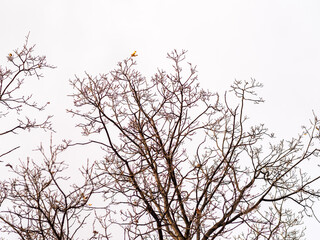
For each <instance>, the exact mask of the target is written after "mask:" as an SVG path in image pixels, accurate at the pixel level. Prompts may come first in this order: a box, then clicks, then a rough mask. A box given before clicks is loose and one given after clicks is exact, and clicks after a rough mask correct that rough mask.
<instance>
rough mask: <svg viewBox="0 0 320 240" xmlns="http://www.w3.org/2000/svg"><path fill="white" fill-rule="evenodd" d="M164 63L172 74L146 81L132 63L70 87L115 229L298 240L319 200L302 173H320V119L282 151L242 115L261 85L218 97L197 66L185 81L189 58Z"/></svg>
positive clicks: (239, 86) (166, 235)
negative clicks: (203, 84)
mask: <svg viewBox="0 0 320 240" xmlns="http://www.w3.org/2000/svg"><path fill="white" fill-rule="evenodd" d="M168 58H169V59H170V60H171V61H172V62H173V71H172V73H167V72H165V71H163V70H158V72H157V73H156V74H155V75H154V76H153V77H152V78H151V80H150V81H148V80H147V79H146V78H145V77H143V76H142V75H141V74H140V73H139V72H138V71H136V70H135V69H134V65H135V64H136V62H135V61H134V59H133V57H131V58H129V59H126V60H125V61H123V62H120V63H119V65H118V67H117V68H116V69H115V70H114V71H111V72H110V73H109V74H101V75H100V76H97V77H93V76H90V75H89V74H86V77H84V78H83V79H82V78H79V77H76V79H75V80H73V81H71V84H72V86H73V87H74V89H75V90H76V92H75V93H74V94H73V95H72V97H73V99H74V105H75V107H76V109H74V110H69V111H70V112H71V113H73V114H74V115H76V116H78V117H80V119H81V120H80V123H79V124H78V126H79V127H81V128H82V130H83V133H84V134H85V135H88V136H91V140H90V141H89V142H95V143H98V144H100V145H101V147H102V148H103V149H104V151H105V159H104V160H103V161H101V163H100V164H98V167H99V171H98V173H97V174H98V175H97V177H99V179H100V181H99V184H100V185H99V187H101V188H102V189H103V191H104V192H105V197H106V199H107V200H109V201H110V204H113V205H115V206H116V207H118V209H119V206H121V207H120V209H121V211H120V213H119V212H118V213H119V215H120V217H121V219H122V221H115V223H117V224H119V225H121V226H122V227H123V228H124V230H125V234H126V236H127V237H128V239H179V240H182V239H183V240H187V239H197V240H200V239H202V240H205V239H228V238H233V239H286V240H288V239H301V238H302V237H303V229H301V228H299V225H300V224H301V216H302V213H306V214H313V203H314V201H316V200H318V199H319V196H320V191H319V189H318V188H316V185H315V182H316V181H317V180H319V178H320V176H319V175H317V176H311V175H308V174H307V173H305V172H304V171H303V166H305V164H306V163H308V164H314V166H315V167H318V166H317V164H316V162H315V159H316V158H318V157H319V155H318V154H319V148H317V147H316V146H317V145H318V143H319V142H318V141H319V131H318V129H319V124H320V122H319V120H318V119H317V117H316V116H315V115H314V118H313V120H312V121H311V125H310V127H304V129H303V132H302V133H301V134H298V135H297V137H296V138H292V139H291V140H289V141H284V140H282V141H280V142H276V139H274V135H273V134H271V133H269V131H268V129H267V128H266V127H265V126H264V125H263V124H261V125H250V121H249V120H248V118H247V117H246V115H245V107H246V105H247V104H249V103H250V102H253V103H261V102H263V100H262V99H260V98H258V97H257V96H256V93H255V92H256V89H257V88H260V87H261V86H262V85H261V84H259V83H258V82H256V81H255V80H252V81H250V82H246V81H245V82H241V81H236V82H235V83H234V84H233V85H232V87H231V90H230V91H228V92H226V94H225V95H224V97H223V98H219V95H218V94H213V93H210V92H208V91H204V90H202V89H201V88H200V87H199V84H198V83H197V73H196V68H195V67H194V66H192V65H191V64H190V67H189V69H190V73H189V74H183V73H182V70H183V69H184V68H183V67H182V66H183V64H184V59H185V51H183V52H182V53H178V52H177V51H174V52H172V53H171V54H168ZM232 96H233V98H232ZM232 103H236V104H232ZM232 105H234V106H232ZM292 204H295V205H292ZM292 206H296V207H295V208H296V209H297V211H293V210H292ZM100 220H103V217H100Z"/></svg>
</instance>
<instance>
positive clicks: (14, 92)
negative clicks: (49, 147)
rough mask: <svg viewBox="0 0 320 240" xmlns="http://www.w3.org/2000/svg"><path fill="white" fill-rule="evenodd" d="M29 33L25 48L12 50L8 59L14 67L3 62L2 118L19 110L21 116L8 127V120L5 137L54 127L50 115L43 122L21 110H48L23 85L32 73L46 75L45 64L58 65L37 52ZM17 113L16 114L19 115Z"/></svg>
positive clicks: (0, 75)
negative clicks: (33, 98) (35, 129)
mask: <svg viewBox="0 0 320 240" xmlns="http://www.w3.org/2000/svg"><path fill="white" fill-rule="evenodd" d="M28 38H29V35H28V36H27V37H26V41H25V43H24V45H23V47H22V49H16V50H14V51H13V52H11V53H8V56H7V59H8V62H9V63H10V67H2V66H0V118H2V119H3V118H4V117H8V116H9V115H10V114H17V115H19V116H20V118H17V119H16V121H15V122H12V123H11V126H10V127H9V128H8V127H7V126H6V128H4V124H1V127H0V136H1V137H3V136H4V135H7V134H12V133H13V134H16V133H17V131H18V130H21V129H22V130H25V129H27V130H30V129H33V128H42V129H51V123H50V118H51V116H48V117H47V118H46V119H45V120H44V121H42V122H39V121H37V120H36V119H31V118H30V117H28V116H27V115H25V116H21V113H22V112H23V110H24V109H26V108H29V109H30V108H31V109H37V110H39V111H42V110H44V108H45V107H46V105H47V104H49V103H46V104H44V105H39V104H38V103H37V102H34V101H33V100H32V94H30V95H24V94H23V93H20V89H21V87H22V85H23V83H24V81H25V80H26V79H28V78H30V77H32V76H35V77H37V78H38V79H39V78H41V77H43V75H42V73H41V70H42V69H44V68H54V67H53V66H51V65H49V64H48V63H47V60H46V57H45V56H34V55H33V51H34V47H35V45H33V46H31V47H30V46H29V43H28ZM17 115H14V117H16V116H17ZM17 148H19V146H16V147H13V148H12V149H10V150H7V151H4V152H2V151H3V149H1V150H0V151H1V152H0V157H2V156H4V155H6V154H8V153H10V152H12V151H14V150H15V149H17Z"/></svg>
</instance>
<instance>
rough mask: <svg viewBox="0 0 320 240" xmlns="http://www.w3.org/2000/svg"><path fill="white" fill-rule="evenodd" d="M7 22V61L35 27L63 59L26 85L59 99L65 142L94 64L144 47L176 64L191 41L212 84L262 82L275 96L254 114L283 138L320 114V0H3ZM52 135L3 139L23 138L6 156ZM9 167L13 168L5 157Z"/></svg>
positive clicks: (54, 102)
mask: <svg viewBox="0 0 320 240" xmlns="http://www.w3.org/2000/svg"><path fill="white" fill-rule="evenodd" d="M0 23H1V25H0V37H1V38H0V46H1V47H0V64H1V65H7V60H6V56H7V55H8V53H9V52H10V51H12V50H13V49H16V48H18V47H21V46H22V45H23V42H24V37H25V36H26V35H27V34H28V32H29V31H30V43H34V44H36V45H37V46H36V51H37V53H39V54H41V55H46V56H47V58H48V62H49V63H51V64H53V65H55V66H57V68H56V69H54V70H48V71H45V77H44V78H43V79H41V80H40V81H38V80H36V79H29V80H28V81H27V83H26V85H25V91H26V92H29V93H33V94H34V95H35V97H36V98H35V99H38V100H40V101H42V102H47V101H50V102H51V104H50V106H49V107H48V109H47V111H46V112H43V113H40V114H39V118H40V119H41V118H42V117H44V116H45V115H46V114H54V115H55V118H54V119H53V123H54V128H55V129H56V131H57V134H54V136H53V137H54V139H55V140H56V141H57V142H59V141H60V139H64V138H65V139H80V133H79V129H74V127H73V126H74V123H75V120H74V119H71V118H70V116H69V115H68V114H66V110H65V109H66V108H70V107H71V106H72V101H71V98H70V97H67V95H68V94H70V93H72V88H71V86H70V85H69V83H68V81H69V79H73V78H74V75H75V74H77V75H78V76H83V75H84V71H87V72H88V73H90V74H93V75H96V74H99V73H106V72H108V71H110V70H112V69H113V68H114V67H115V66H116V64H117V62H118V61H121V60H123V59H125V58H127V57H129V56H130V54H131V53H132V52H133V51H134V50H136V51H137V53H138V55H139V56H138V57H137V59H136V60H137V62H138V68H139V69H140V70H141V71H142V73H143V74H144V75H146V76H147V77H149V76H150V75H151V74H153V73H154V72H155V71H156V70H157V67H160V68H166V67H168V61H167V59H166V58H165V57H166V53H167V52H169V51H171V50H173V49H178V50H181V49H186V50H188V55H187V57H188V58H187V61H189V62H192V63H193V64H196V65H198V71H199V80H200V83H201V85H202V87H203V88H206V89H210V90H212V91H217V92H219V93H223V92H224V91H225V90H227V88H228V87H229V86H230V85H231V84H232V82H233V81H234V80H235V79H237V80H250V78H255V79H256V80H257V81H259V82H262V83H263V84H264V88H263V89H262V90H261V91H260V94H261V96H262V97H263V98H264V99H265V100H266V102H265V103H264V104H263V105H261V106H260V107H256V108H254V111H252V112H251V116H250V117H251V119H254V120H255V121H258V122H264V123H266V125H267V126H268V127H269V129H270V130H272V131H274V132H275V133H276V136H277V137H279V139H282V138H291V137H292V136H294V137H295V136H296V135H297V133H298V132H299V131H300V130H301V125H303V124H308V121H309V119H310V118H312V110H314V111H315V113H317V114H318V115H320V101H319V100H320V95H319V89H320V81H319V80H320V68H319V64H320V1H318V0H314V1H312V0H268V1H267V0H265V1H262V0H251V1H250V0H234V1H228V0H225V1H222V0H220V1H217V0H212V1H201V0H197V1H195V0H193V1H187V0H183V1H180V0H179V1H178V0H161V1H155V0H141V1H138V0H131V1H130V0H113V1H111V0H104V1H103V0H91V1H83V0H72V1H71V0H55V1H45V0H37V1H36V0H28V1H25V0H20V1H15V0H0ZM49 136H50V134H49V133H43V132H42V131H33V132H30V133H23V134H20V135H18V136H10V137H9V138H7V139H9V140H6V143H4V142H1V143H0V146H4V145H8V147H7V148H6V149H8V148H9V147H10V146H12V147H14V146H16V145H18V144H23V146H22V148H21V149H19V150H18V151H16V152H15V153H13V154H12V155H10V156H7V157H6V159H4V160H5V161H11V162H12V163H15V162H17V161H18V159H21V160H24V159H25V158H26V156H32V155H33V154H34V152H32V151H31V150H32V149H34V148H35V147H36V146H37V145H38V144H39V143H40V142H44V143H45V144H47V143H48V138H49ZM0 140H1V141H3V138H2V139H0ZM0 148H1V149H2V147H0ZM74 155H75V153H70V154H69V156H68V160H69V163H72V164H75V166H78V165H79V162H80V163H81V162H82V161H83V162H84V161H85V160H86V157H89V155H90V154H89V153H83V154H82V155H80V156H81V157H80V159H79V157H77V159H74V158H72V156H74ZM87 155H88V156H87ZM92 156H93V157H94V154H92V155H91V156H90V157H92ZM96 157H97V158H98V156H96ZM81 158H82V159H81ZM75 161H76V162H75ZM80 165H81V164H80ZM0 172H3V174H8V172H7V169H6V168H4V167H1V168H0ZM318 209H319V208H318ZM318 214H319V215H320V212H319V213H318ZM305 223H306V225H307V232H306V239H311V240H316V239H318V237H319V236H318V232H319V227H320V224H319V223H317V222H315V221H314V220H311V219H308V218H306V219H305Z"/></svg>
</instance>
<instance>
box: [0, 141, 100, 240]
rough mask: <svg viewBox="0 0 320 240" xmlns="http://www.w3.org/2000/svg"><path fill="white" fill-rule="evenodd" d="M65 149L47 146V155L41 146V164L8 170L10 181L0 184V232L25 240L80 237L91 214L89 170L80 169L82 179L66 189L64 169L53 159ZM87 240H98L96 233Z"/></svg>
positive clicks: (63, 165) (66, 180) (60, 162)
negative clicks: (0, 224)
mask: <svg viewBox="0 0 320 240" xmlns="http://www.w3.org/2000/svg"><path fill="white" fill-rule="evenodd" d="M67 147H68V142H65V143H64V144H61V145H58V146H54V145H53V144H52V142H51V143H50V149H49V154H47V153H46V151H45V149H44V148H43V146H42V145H41V146H40V147H39V148H38V151H39V152H40V153H41V155H42V157H43V161H42V162H43V163H42V164H38V163H37V161H33V160H30V159H29V158H28V159H27V161H26V162H22V161H21V163H20V166H17V167H14V168H12V173H13V176H12V177H11V179H9V180H7V181H4V182H2V189H1V190H2V193H3V194H5V201H4V202H3V204H2V207H1V211H0V222H2V227H1V232H3V233H4V232H6V233H10V234H14V235H15V236H16V237H18V239H28V240H31V239H32V240H34V239H46V240H47V239H56V240H67V239H79V238H80V237H82V236H83V231H82V232H81V229H82V228H83V227H84V226H85V225H86V224H88V222H87V219H88V217H89V216H90V214H91V213H92V209H91V206H90V205H91V204H90V203H88V200H89V199H90V197H91V195H92V193H93V191H94V186H93V184H92V167H90V166H88V165H87V166H86V168H83V171H82V174H83V179H81V180H80V179H78V181H77V184H73V185H71V186H69V187H68V185H70V177H66V176H65V175H62V174H63V172H64V171H65V170H66V168H67V166H66V164H65V163H64V162H63V161H59V160H58V158H57V157H58V155H59V154H60V153H61V152H63V151H65V150H66V148H67ZM81 182H82V183H81ZM86 228H87V229H89V228H90V226H86ZM88 235H90V233H88V231H86V236H88ZM81 239H83V238H81ZM90 239H98V232H97V231H96V230H94V229H93V231H91V238H90Z"/></svg>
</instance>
